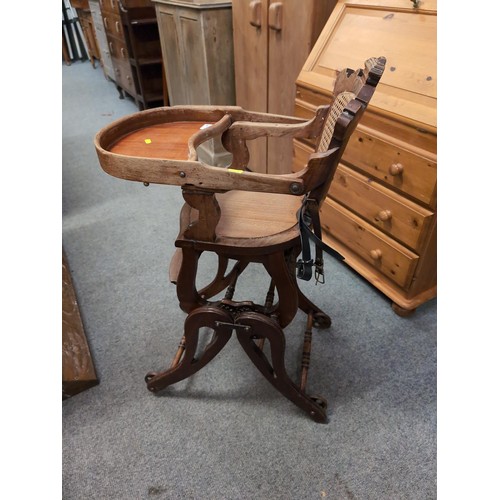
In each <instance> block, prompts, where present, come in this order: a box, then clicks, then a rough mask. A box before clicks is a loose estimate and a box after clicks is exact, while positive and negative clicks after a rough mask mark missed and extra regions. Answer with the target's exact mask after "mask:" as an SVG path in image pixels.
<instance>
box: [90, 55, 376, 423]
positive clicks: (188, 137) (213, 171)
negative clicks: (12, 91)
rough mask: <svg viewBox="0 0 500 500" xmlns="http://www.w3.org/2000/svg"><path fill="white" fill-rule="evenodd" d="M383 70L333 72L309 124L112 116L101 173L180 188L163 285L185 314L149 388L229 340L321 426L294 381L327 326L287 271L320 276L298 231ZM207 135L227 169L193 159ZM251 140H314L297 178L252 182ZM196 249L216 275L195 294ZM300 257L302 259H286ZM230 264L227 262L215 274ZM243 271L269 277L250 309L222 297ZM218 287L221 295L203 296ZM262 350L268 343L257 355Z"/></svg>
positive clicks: (232, 116) (164, 113)
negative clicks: (298, 343) (297, 344)
mask: <svg viewBox="0 0 500 500" xmlns="http://www.w3.org/2000/svg"><path fill="white" fill-rule="evenodd" d="M384 67H385V59H384V58H383V57H381V58H372V59H370V60H368V61H366V63H365V69H364V70H358V71H352V70H344V71H343V72H341V73H340V74H339V75H338V76H337V79H336V84H335V88H334V91H333V98H332V99H331V104H330V105H325V106H320V107H319V108H318V109H317V110H316V113H315V116H314V117H313V118H311V119H310V120H303V119H299V118H293V117H287V116H282V115H272V114H268V113H258V112H249V111H245V110H244V109H242V108H240V107H203V106H192V107H189V106H182V107H181V106H177V107H175V106H174V107H171V108H162V109H158V110H149V111H143V112H142V113H136V114H134V115H132V116H129V117H125V118H122V119H121V120H117V121H115V122H114V123H112V124H110V125H109V126H107V127H105V128H104V129H103V130H101V131H100V132H99V133H98V134H97V136H96V138H95V145H96V150H97V154H98V157H99V161H100V164H101V166H102V168H103V169H104V170H105V171H106V172H107V173H109V174H111V175H114V176H116V177H119V178H123V179H128V180H134V181H141V182H144V183H151V182H153V183H158V184H172V185H177V186H181V187H182V193H183V196H184V199H185V201H186V204H185V205H184V207H183V208H182V210H181V215H180V231H179V235H178V237H177V240H176V242H175V245H176V247H177V251H176V253H175V254H174V258H173V260H172V262H171V265H170V279H171V281H172V282H173V283H175V284H176V287H177V296H178V299H179V304H180V307H181V308H182V310H183V311H185V312H186V313H187V314H188V316H187V318H186V321H185V325H184V336H183V338H182V341H181V344H180V346H179V349H178V351H177V353H176V355H175V357H174V360H173V361H172V364H171V366H170V367H169V368H167V369H166V370H163V371H159V372H151V373H148V374H147V375H146V382H147V387H148V389H149V390H150V391H152V392H157V391H160V390H162V389H164V388H165V387H167V386H168V385H171V384H173V383H175V382H178V381H180V380H182V379H185V378H187V377H189V376H190V375H192V374H194V373H196V372H197V371H198V370H200V369H201V368H203V367H204V366H205V365H206V364H207V363H208V362H209V361H210V360H211V359H213V358H214V357H215V356H216V355H217V354H218V353H219V351H220V350H221V349H222V348H223V347H224V345H225V344H226V343H227V341H228V340H229V338H230V337H231V335H232V333H233V332H236V335H237V338H238V341H239V342H240V344H241V346H242V347H243V349H244V351H245V352H246V354H247V355H248V356H249V358H250V359H251V360H252V362H253V363H254V364H255V366H256V367H257V368H258V369H259V371H260V372H261V373H262V375H263V376H264V377H265V378H266V379H267V380H268V381H269V382H270V383H271V384H272V385H273V386H274V387H275V388H276V389H277V390H278V391H280V392H281V393H282V394H283V395H284V396H286V397H287V398H288V399H290V400H291V401H292V402H293V403H295V404H296V405H297V406H298V407H300V408H301V409H302V410H304V411H306V412H307V413H308V414H309V415H310V417H311V418H312V419H314V420H315V421H317V422H324V421H325V420H326V419H327V415H326V401H325V400H324V399H323V398H322V397H320V396H314V395H309V394H307V392H306V383H307V375H308V368H309V357H310V350H311V341H312V328H313V326H316V327H319V328H326V327H329V326H330V324H331V320H330V318H329V316H328V315H327V314H326V313H324V312H323V311H321V310H320V309H319V308H318V307H317V306H316V305H314V304H313V303H312V302H311V301H310V300H309V299H308V298H307V297H306V296H305V295H304V294H303V293H302V292H301V290H300V289H299V287H298V285H297V280H296V275H295V272H296V268H297V272H298V276H299V277H300V278H303V279H309V278H310V277H311V274H312V268H313V264H314V266H315V273H316V275H317V277H318V278H321V275H322V272H323V260H322V253H321V251H322V249H321V247H317V248H316V258H315V261H314V262H313V261H312V260H311V259H310V258H309V257H307V251H306V250H308V249H309V245H308V243H307V241H308V240H307V239H306V238H305V237H304V234H305V233H307V232H308V231H309V230H310V229H311V227H312V228H313V229H314V231H315V232H316V235H317V236H320V232H321V230H320V224H319V220H318V214H319V207H320V206H321V204H322V202H323V200H324V199H325V197H326V195H327V192H328V188H329V186H330V182H331V180H332V178H333V175H334V173H335V170H336V167H337V165H338V162H339V160H340V158H341V156H342V154H343V152H344V149H345V146H346V144H347V141H348V139H349V137H350V135H351V134H352V132H353V131H354V129H355V128H356V125H357V123H358V121H359V119H360V118H361V116H362V114H363V112H364V110H365V109H366V106H367V104H368V102H369V101H370V99H371V97H372V95H373V93H374V91H375V89H376V86H377V84H378V81H379V80H380V77H381V76H382V73H383V71H384ZM206 124H211V126H209V127H205V126H204V125H206ZM214 137H220V139H221V142H222V144H224V146H225V147H226V149H227V150H228V151H230V152H231V153H232V155H233V156H232V158H233V161H232V164H231V166H230V167H229V168H220V167H213V166H210V165H206V164H204V163H203V162H201V161H200V160H199V159H198V154H197V148H198V146H199V145H200V144H202V143H203V142H205V141H207V140H210V139H213V138H214ZM259 137H284V138H287V137H309V138H312V139H314V138H318V146H317V149H316V152H315V153H313V154H311V155H310V157H309V160H308V162H307V165H306V166H305V167H304V168H303V169H302V170H301V171H300V172H297V173H290V174H283V175H275V174H263V173H258V172H252V171H251V170H249V169H248V168H247V166H248V160H249V152H248V148H247V146H246V144H247V141H251V140H255V139H257V138H259ZM297 214H300V217H299V220H300V221H301V222H300V223H299V222H298V218H297V217H298V215H297ZM203 252H213V253H215V254H216V255H217V256H218V267H217V269H214V278H213V281H212V282H211V283H208V284H206V286H204V287H202V288H199V287H198V286H197V267H198V261H199V259H200V256H201V255H202V254H203ZM301 252H302V259H298V257H299V255H300V254H301ZM230 260H234V261H235V262H236V263H235V264H234V266H233V267H232V269H231V270H230V271H227V268H228V264H229V261H230ZM250 263H254V264H261V265H262V266H263V268H264V269H265V271H267V273H268V275H269V277H270V285H269V288H268V289H266V290H262V297H263V298H262V302H261V303H260V304H258V303H255V302H253V301H250V300H238V301H237V300H233V297H234V292H235V286H236V282H237V280H238V278H239V277H240V275H241V274H242V273H243V272H244V270H245V268H246V267H247V266H248V264H250ZM224 290H225V294H224V295H223V296H222V297H223V298H219V299H214V297H215V296H218V295H219V294H221V293H222V292H223V291H224ZM276 294H277V297H276ZM211 299H213V300H211ZM299 309H301V310H302V311H303V312H304V313H305V314H306V315H307V327H306V333H305V336H304V348H303V359H302V374H301V379H300V382H299V383H298V384H297V383H295V382H293V381H292V379H291V378H290V377H289V376H288V374H287V371H286V369H285V362H284V359H285V328H286V327H287V325H289V324H290V322H291V321H292V320H293V319H294V317H295V315H296V313H297V311H298V310H299ZM205 328H208V329H209V331H211V332H212V338H211V340H210V341H209V343H208V345H206V347H205V348H204V350H202V352H200V353H198V352H197V349H198V339H199V335H200V329H205ZM265 342H268V343H269V348H270V353H271V354H270V356H269V357H268V356H267V355H266V354H265V351H264V344H265Z"/></svg>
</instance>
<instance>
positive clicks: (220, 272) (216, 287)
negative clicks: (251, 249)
mask: <svg viewBox="0 0 500 500" xmlns="http://www.w3.org/2000/svg"><path fill="white" fill-rule="evenodd" d="M228 262H229V259H228V258H227V257H224V256H221V255H219V265H218V269H217V274H216V276H215V278H214V279H213V281H212V282H211V283H210V284H209V285H207V286H206V287H204V288H202V289H201V290H200V291H199V294H200V296H201V298H202V299H207V300H208V299H210V298H211V297H213V296H214V295H217V294H218V293H219V292H222V290H224V289H225V288H226V287H227V286H229V285H230V284H231V283H232V282H233V281H234V280H235V278H237V277H238V276H239V275H240V274H241V273H242V272H243V271H244V270H245V268H246V267H247V266H248V262H242V261H238V262H236V264H235V265H234V267H233V268H232V269H231V271H230V272H229V273H228V274H227V275H225V274H224V273H225V272H226V269H227V265H228Z"/></svg>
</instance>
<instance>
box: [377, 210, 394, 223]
mask: <svg viewBox="0 0 500 500" xmlns="http://www.w3.org/2000/svg"><path fill="white" fill-rule="evenodd" d="M377 216H378V218H379V219H380V220H382V221H384V222H387V221H388V220H391V219H392V212H391V211H390V210H381V211H380V212H379V213H378V214H377Z"/></svg>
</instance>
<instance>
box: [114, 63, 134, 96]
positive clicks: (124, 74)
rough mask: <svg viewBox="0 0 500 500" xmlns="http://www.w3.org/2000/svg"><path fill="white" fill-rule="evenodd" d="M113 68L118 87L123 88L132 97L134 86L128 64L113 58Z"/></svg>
mask: <svg viewBox="0 0 500 500" xmlns="http://www.w3.org/2000/svg"><path fill="white" fill-rule="evenodd" d="M113 66H114V68H115V77H116V81H117V83H119V84H120V86H121V87H123V88H124V89H125V90H126V91H127V92H128V93H130V94H132V95H134V94H135V84H134V78H133V76H132V70H131V68H130V64H129V63H128V62H123V61H120V60H118V59H116V58H114V57H113Z"/></svg>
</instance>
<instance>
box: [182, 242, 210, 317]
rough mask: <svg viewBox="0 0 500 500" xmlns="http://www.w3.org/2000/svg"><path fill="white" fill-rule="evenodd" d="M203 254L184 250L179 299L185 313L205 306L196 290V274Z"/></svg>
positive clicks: (187, 249)
mask: <svg viewBox="0 0 500 500" xmlns="http://www.w3.org/2000/svg"><path fill="white" fill-rule="evenodd" d="M200 256H201V252H200V251H197V250H194V249H193V248H189V247H185V248H183V249H182V264H181V268H180V270H179V274H178V276H177V298H178V299H179V305H180V307H181V309H182V310H183V311H184V312H187V313H190V312H191V311H193V310H194V309H196V308H197V307H200V306H201V305H203V304H204V301H203V300H202V298H201V297H200V295H199V293H198V291H197V290H196V272H197V271H198V261H199V259H200Z"/></svg>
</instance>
